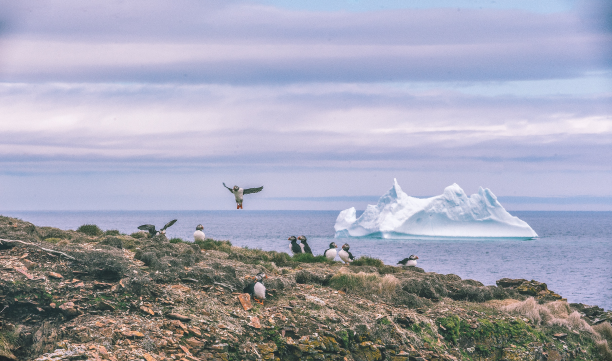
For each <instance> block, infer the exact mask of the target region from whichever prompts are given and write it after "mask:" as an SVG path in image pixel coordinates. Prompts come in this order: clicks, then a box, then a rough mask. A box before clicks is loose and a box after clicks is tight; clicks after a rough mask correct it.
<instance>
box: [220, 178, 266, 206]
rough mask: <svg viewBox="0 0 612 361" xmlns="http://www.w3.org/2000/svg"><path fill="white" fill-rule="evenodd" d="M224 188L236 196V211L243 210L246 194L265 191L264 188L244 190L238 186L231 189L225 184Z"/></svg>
mask: <svg viewBox="0 0 612 361" xmlns="http://www.w3.org/2000/svg"><path fill="white" fill-rule="evenodd" d="M223 186H224V187H225V188H227V189H228V190H229V191H230V192H231V193H232V194H233V195H234V198H236V209H243V208H242V201H243V196H244V195H245V194H251V193H257V192H261V190H262V189H263V186H261V187H259V188H247V189H243V188H240V187H238V186H234V188H230V187H228V186H226V185H225V183H223Z"/></svg>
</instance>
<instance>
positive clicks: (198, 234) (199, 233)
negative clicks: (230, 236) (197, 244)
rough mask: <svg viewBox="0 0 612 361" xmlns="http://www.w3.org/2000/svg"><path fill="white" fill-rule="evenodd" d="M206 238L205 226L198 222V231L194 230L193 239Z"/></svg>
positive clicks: (200, 239) (201, 239)
mask: <svg viewBox="0 0 612 361" xmlns="http://www.w3.org/2000/svg"><path fill="white" fill-rule="evenodd" d="M205 239H206V235H205V234H204V226H203V225H201V224H198V226H197V227H196V231H195V232H193V240H194V241H203V240H205Z"/></svg>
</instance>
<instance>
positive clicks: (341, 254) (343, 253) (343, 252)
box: [338, 250, 351, 263]
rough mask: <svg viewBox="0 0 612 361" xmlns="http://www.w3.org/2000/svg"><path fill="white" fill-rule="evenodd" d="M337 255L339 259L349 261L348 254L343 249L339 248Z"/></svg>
mask: <svg viewBox="0 0 612 361" xmlns="http://www.w3.org/2000/svg"><path fill="white" fill-rule="evenodd" d="M338 256H340V259H341V260H343V261H344V262H347V263H348V262H351V259H350V258H349V254H348V252H347V251H345V250H341V251H340V252H338Z"/></svg>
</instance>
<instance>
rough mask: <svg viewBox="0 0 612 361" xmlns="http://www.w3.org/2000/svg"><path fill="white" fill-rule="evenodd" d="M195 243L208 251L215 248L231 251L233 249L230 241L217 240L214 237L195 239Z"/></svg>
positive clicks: (216, 249)
mask: <svg viewBox="0 0 612 361" xmlns="http://www.w3.org/2000/svg"><path fill="white" fill-rule="evenodd" d="M195 244H197V245H198V246H200V248H201V249H205V250H207V251H210V250H215V251H221V252H226V253H230V252H231V250H232V243H231V242H230V241H215V240H214V239H210V238H206V239H205V240H203V241H195Z"/></svg>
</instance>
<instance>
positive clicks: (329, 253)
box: [323, 242, 338, 261]
mask: <svg viewBox="0 0 612 361" xmlns="http://www.w3.org/2000/svg"><path fill="white" fill-rule="evenodd" d="M336 248H338V246H336V244H335V243H334V242H332V243H330V244H329V248H328V249H327V250H325V253H323V255H324V256H325V257H327V259H328V260H330V261H333V260H334V258H336V254H337V251H336Z"/></svg>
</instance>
